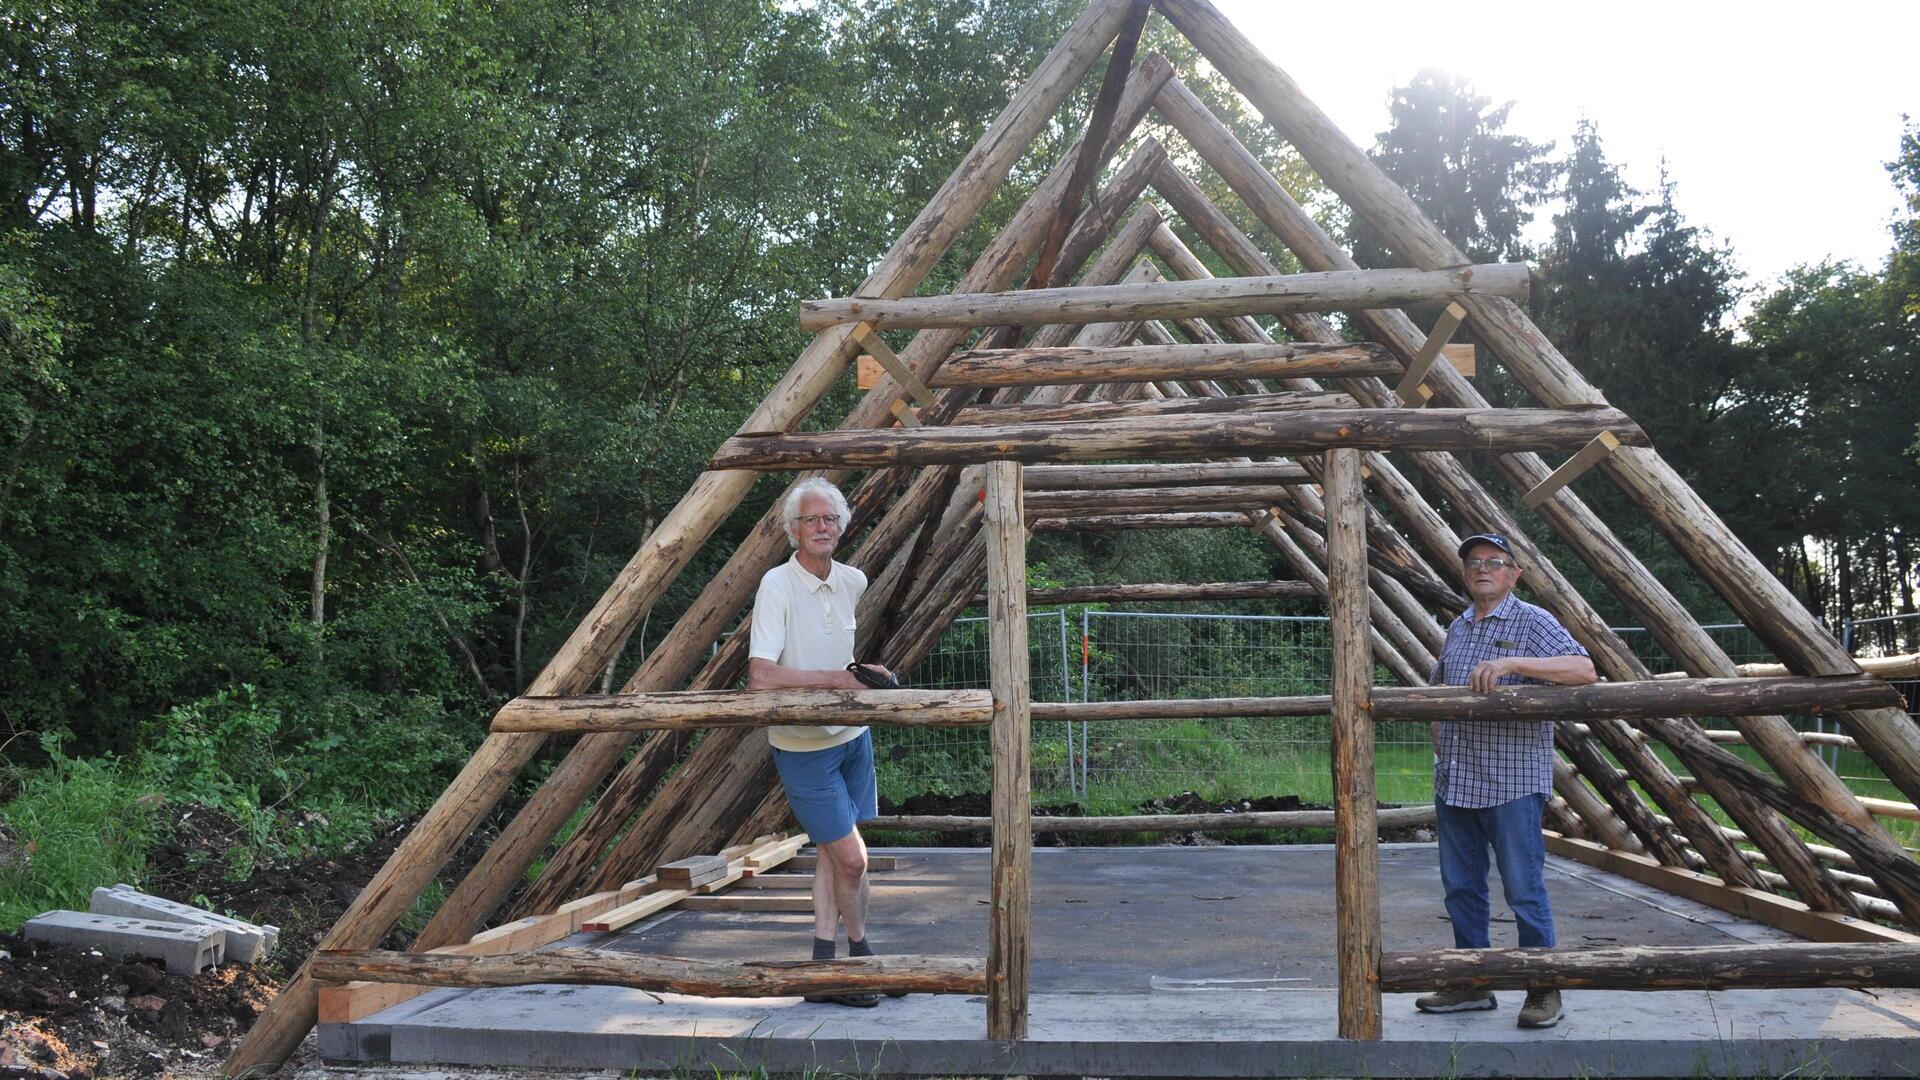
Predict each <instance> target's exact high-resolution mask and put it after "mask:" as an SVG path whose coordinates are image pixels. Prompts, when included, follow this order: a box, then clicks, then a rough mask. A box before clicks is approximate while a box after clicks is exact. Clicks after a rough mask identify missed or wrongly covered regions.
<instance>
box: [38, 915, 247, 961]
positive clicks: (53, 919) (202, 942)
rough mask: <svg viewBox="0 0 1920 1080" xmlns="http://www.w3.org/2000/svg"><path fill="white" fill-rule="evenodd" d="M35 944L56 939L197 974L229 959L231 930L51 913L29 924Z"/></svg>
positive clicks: (64, 943) (104, 916)
mask: <svg viewBox="0 0 1920 1080" xmlns="http://www.w3.org/2000/svg"><path fill="white" fill-rule="evenodd" d="M25 935H26V937H27V939H28V940H29V941H53V942H58V943H60V944H63V945H73V946H77V947H79V948H83V949H98V950H100V951H101V952H103V953H106V954H107V955H108V956H116V957H121V956H138V957H142V958H144V959H150V960H159V961H162V962H164V963H165V964H166V965H167V970H168V971H169V972H171V973H173V974H175V975H197V974H199V973H200V972H201V971H203V970H205V969H207V968H210V967H217V966H218V965H219V964H220V962H221V960H223V959H224V958H225V957H226V951H227V932H226V931H225V930H221V929H219V928H217V927H212V926H194V925H192V924H190V923H166V922H158V921H156V920H153V919H128V918H122V917H121V916H118V915H95V914H94V913H92V912H90V911H49V912H46V913H45V914H42V915H35V916H34V917H33V918H31V919H28V920H27V926H26V930H25Z"/></svg>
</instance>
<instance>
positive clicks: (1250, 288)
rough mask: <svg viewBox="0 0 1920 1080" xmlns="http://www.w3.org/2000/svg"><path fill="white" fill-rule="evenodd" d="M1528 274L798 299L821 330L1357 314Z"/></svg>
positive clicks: (1503, 288)
mask: <svg viewBox="0 0 1920 1080" xmlns="http://www.w3.org/2000/svg"><path fill="white" fill-rule="evenodd" d="M1529 275H1530V271H1528V269H1527V266H1526V264H1525V263H1493V264H1489V265H1485V266H1461V267H1455V268H1453V269H1448V270H1407V269H1392V270H1335V271H1332V272H1328V273H1318V274H1283V275H1280V276H1278V277H1247V278H1213V279H1211V280H1208V281H1179V282H1171V281H1170V282H1155V283H1153V284H1150V285H1092V286H1089V285H1082V286H1073V287H1069V288H1064V289H1025V290H1022V291H1020V292H1004V293H957V294H953V295H948V296H908V297H902V298H900V299H898V300H876V299H869V298H867V297H863V296H841V297H834V298H832V299H827V300H803V301H801V303H800V329H802V330H805V331H807V332H808V333H819V332H820V331H822V330H826V329H828V328H830V327H834V326H838V325H841V324H842V323H854V322H864V323H871V324H873V326H875V327H876V328H878V329H881V330H888V329H897V328H921V327H929V326H946V327H960V326H1001V325H1005V324H1007V323H1018V324H1024V325H1041V324H1058V323H1095V322H1133V321H1136V320H1139V319H1168V318H1183V317H1189V316H1192V317H1202V316H1216V315H1278V314H1282V313H1285V312H1295V311H1357V310H1363V309H1370V308H1398V307H1410V306H1414V305H1418V304H1430V303H1435V302H1440V301H1445V300H1450V299H1453V298H1454V297H1458V296H1465V295H1468V294H1470V293H1477V294H1480V295H1483V296H1498V297H1504V298H1505V299H1508V300H1524V299H1526V296H1527V284H1528V278H1529Z"/></svg>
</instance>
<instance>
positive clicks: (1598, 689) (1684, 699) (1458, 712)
mask: <svg viewBox="0 0 1920 1080" xmlns="http://www.w3.org/2000/svg"><path fill="white" fill-rule="evenodd" d="M1898 693H1899V691H1898V690H1895V689H1893V688H1892V687H1890V686H1888V685H1887V684H1886V683H1884V682H1882V681H1881V680H1879V679H1876V678H1874V677H1873V676H1871V675H1829V676H1813V677H1797V678H1790V679H1674V680H1671V681H1669V680H1660V681H1658V682H1651V681H1650V682H1624V683H1594V684H1592V685H1590V686H1501V687H1496V688H1495V689H1494V690H1493V692H1492V693H1488V694H1481V693H1477V692H1475V691H1474V690H1472V689H1470V688H1468V687H1465V686H1376V687H1374V689H1373V719H1374V721H1375V722H1376V723H1386V722H1388V721H1421V722H1425V721H1432V720H1507V721H1515V722H1539V721H1542V720H1551V721H1555V722H1561V723H1565V722H1570V721H1577V720H1586V719H1589V718H1594V717H1602V718H1609V717H1610V718H1620V719H1628V720H1634V719H1640V718H1667V717H1674V716H1740V715H1744V714H1747V713H1777V712H1794V713H1805V712H1818V711H1820V710H1822V709H1841V708H1862V707H1872V705H1874V704H1878V703H1879V702H1882V701H1884V700H1886V695H1888V694H1895V695H1897V694H1898ZM1861 702H1867V703H1868V704H1867V705H1864V706H1863V705H1861V704H1860V703H1861ZM1332 708H1333V699H1332V698H1331V697H1329V696H1327V695H1325V694H1309V695H1303V696H1298V697H1265V698H1262V697H1243V698H1193V699H1184V700H1170V701H1092V702H1072V701H1069V702H1041V701H1036V702H1034V703H1033V718H1034V719H1035V720H1139V719H1194V718H1202V717H1213V716H1327V715H1330V714H1331V712H1332Z"/></svg>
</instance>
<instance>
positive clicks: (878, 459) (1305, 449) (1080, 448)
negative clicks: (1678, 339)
mask: <svg viewBox="0 0 1920 1080" xmlns="http://www.w3.org/2000/svg"><path fill="white" fill-rule="evenodd" d="M1602 431H1610V432H1613V433H1614V435H1615V436H1616V437H1618V438H1619V439H1620V441H1621V442H1623V443H1630V444H1639V443H1644V442H1645V441H1646V433H1645V432H1643V431H1641V430H1640V428H1639V427H1638V425H1636V424H1634V422H1633V421H1632V420H1630V419H1628V418H1627V417H1626V415H1625V414H1623V413H1621V412H1619V411H1618V410H1614V409H1588V410H1578V411H1575V410H1554V409H1498V410H1475V409H1425V410H1421V411H1419V412H1414V411H1411V410H1389V409H1325V410H1318V411H1314V412H1295V413H1228V414H1225V415H1217V416H1212V415H1200V416H1163V417H1134V418H1128V419H1121V420H1112V421H1109V422H1107V423H1104V424H1100V425H1098V426H1097V430H1096V429H1095V426H1094V425H1087V424H1072V423H1053V424H1008V425H980V426H978V427H964V428H953V427H947V428H916V429H914V430H913V431H910V432H904V431H892V432H889V431H822V432H809V433H805V434H795V435H785V434H774V435H736V436H734V437H733V438H730V439H728V440H727V441H726V442H724V443H722V444H721V445H720V449H719V450H718V451H717V452H716V453H715V454H714V456H713V460H712V462H711V463H710V465H711V467H712V468H715V469H765V470H798V469H816V468H822V467H826V466H845V467H851V468H883V467H891V466H896V465H966V464H970V463H976V462H981V461H988V460H1013V461H1022V462H1033V461H1098V460H1102V459H1108V458H1121V457H1141V456H1146V455H1155V456H1159V457H1163V458H1196V457H1208V456H1219V455H1222V454H1288V455H1297V454H1309V453H1319V452H1321V451H1323V450H1328V449H1335V448H1340V447H1351V448H1355V449H1362V450H1475V451H1501V450H1515V449H1536V450H1550V449H1567V448H1574V447H1579V446H1582V445H1585V444H1586V443H1587V442H1588V441H1589V440H1591V439H1592V438H1593V437H1594V436H1596V435H1598V434H1600V433H1601V432H1602Z"/></svg>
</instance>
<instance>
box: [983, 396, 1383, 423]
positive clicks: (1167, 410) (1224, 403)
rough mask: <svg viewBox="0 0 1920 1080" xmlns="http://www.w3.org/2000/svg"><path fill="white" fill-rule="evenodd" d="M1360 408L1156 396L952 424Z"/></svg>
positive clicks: (1326, 402)
mask: <svg viewBox="0 0 1920 1080" xmlns="http://www.w3.org/2000/svg"><path fill="white" fill-rule="evenodd" d="M1355 408H1359V403H1358V402H1356V401H1355V400H1354V399H1353V398H1352V397H1351V396H1350V395H1347V394H1308V393H1284V394H1241V395H1239V396H1238V397H1217V398H1215V397H1198V398H1156V399H1151V400H1145V401H1075V402H1068V403H1066V404H1064V405H1045V404H1034V403H1031V402H1024V401H1019V402H1008V403H1006V404H1003V405H975V406H972V407H971V408H966V409H961V410H960V411H959V412H958V413H957V414H955V415H954V418H953V423H955V424H961V425H965V424H1040V423H1069V422H1075V421H1077V422H1079V423H1083V424H1084V423H1087V422H1088V421H1093V420H1118V419H1122V418H1125V417H1131V416H1193V415H1195V414H1198V413H1236V412H1297V411H1302V410H1306V409H1355Z"/></svg>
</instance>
